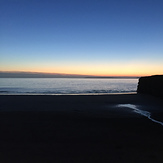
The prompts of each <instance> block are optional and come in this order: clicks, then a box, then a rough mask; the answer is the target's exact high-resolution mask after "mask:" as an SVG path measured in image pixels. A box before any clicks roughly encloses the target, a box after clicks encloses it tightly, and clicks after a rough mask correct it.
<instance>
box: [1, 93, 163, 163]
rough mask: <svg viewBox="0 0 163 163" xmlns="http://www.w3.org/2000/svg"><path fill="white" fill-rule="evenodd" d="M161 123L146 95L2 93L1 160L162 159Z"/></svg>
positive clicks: (159, 107)
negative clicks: (149, 115) (139, 111)
mask: <svg viewBox="0 0 163 163" xmlns="http://www.w3.org/2000/svg"><path fill="white" fill-rule="evenodd" d="M118 104H133V105H136V106H138V107H139V108H140V109H142V110H146V111H149V112H151V113H152V116H153V117H154V118H155V119H157V120H159V121H162V122H163V101H161V100H159V99H155V98H152V97H149V96H142V95H136V94H130V95H100V96H0V163H13V162H14V163H74V162H75V163H88V162H89V163H94V162H99V163H110V162H111V163H112V162H113V163H116V162H124V163H128V162H130V163H134V162H137V163H138V162H139V163H140V162H143V163H146V162H147V163H162V162H163V126H162V125H160V124H157V123H154V122H152V121H151V120H149V119H148V118H146V117H144V116H141V115H139V114H136V113H134V112H133V110H132V109H130V108H126V107H117V105H118Z"/></svg>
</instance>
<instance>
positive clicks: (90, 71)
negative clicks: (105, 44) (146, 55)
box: [0, 64, 163, 77]
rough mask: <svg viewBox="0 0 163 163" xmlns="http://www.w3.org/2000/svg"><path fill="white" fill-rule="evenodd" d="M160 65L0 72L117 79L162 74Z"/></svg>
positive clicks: (15, 68)
mask: <svg viewBox="0 0 163 163" xmlns="http://www.w3.org/2000/svg"><path fill="white" fill-rule="evenodd" d="M162 70H163V66H162V65H152V66H151V65H150V64H118V65H117V64H112V65H111V64H108V65H106V64H104V65H72V66H71V65H64V66H63V65H62V66H54V65H37V66H36V65H29V66H22V67H19V66H15V65H14V66H11V65H10V66H9V67H7V68H6V67H3V66H0V71H9V72H31V73H32V72H35V73H49V74H55V73H56V74H67V75H89V76H103V77H105V76H106V77H107V76H115V77H117V76H119V77H140V76H150V75H156V74H163V72H162Z"/></svg>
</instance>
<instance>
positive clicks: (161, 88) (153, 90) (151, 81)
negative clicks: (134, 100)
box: [137, 75, 163, 98]
mask: <svg viewBox="0 0 163 163" xmlns="http://www.w3.org/2000/svg"><path fill="white" fill-rule="evenodd" d="M137 93H142V94H149V95H153V96H157V97H161V98H163V75H154V76H147V77H141V78H139V82H138V88H137Z"/></svg>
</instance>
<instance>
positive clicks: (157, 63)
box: [0, 0, 163, 76]
mask: <svg viewBox="0 0 163 163" xmlns="http://www.w3.org/2000/svg"><path fill="white" fill-rule="evenodd" d="M0 71H11V72H12V71H13V72H15V71H20V72H21V71H22V72H43V73H64V74H81V75H99V76H146V75H155V74H163V1H162V0H132V1H131V0H0Z"/></svg>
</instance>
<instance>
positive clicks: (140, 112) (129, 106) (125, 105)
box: [118, 104, 163, 126]
mask: <svg viewBox="0 0 163 163" xmlns="http://www.w3.org/2000/svg"><path fill="white" fill-rule="evenodd" d="M118 107H127V108H131V109H133V110H134V112H136V113H138V114H140V115H143V116H145V117H147V118H148V119H150V120H151V121H153V122H155V123H159V124H161V125H162V126H163V122H160V121H157V120H155V119H153V118H151V113H150V112H148V111H143V110H140V109H138V108H137V107H136V105H133V104H119V105H118Z"/></svg>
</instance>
